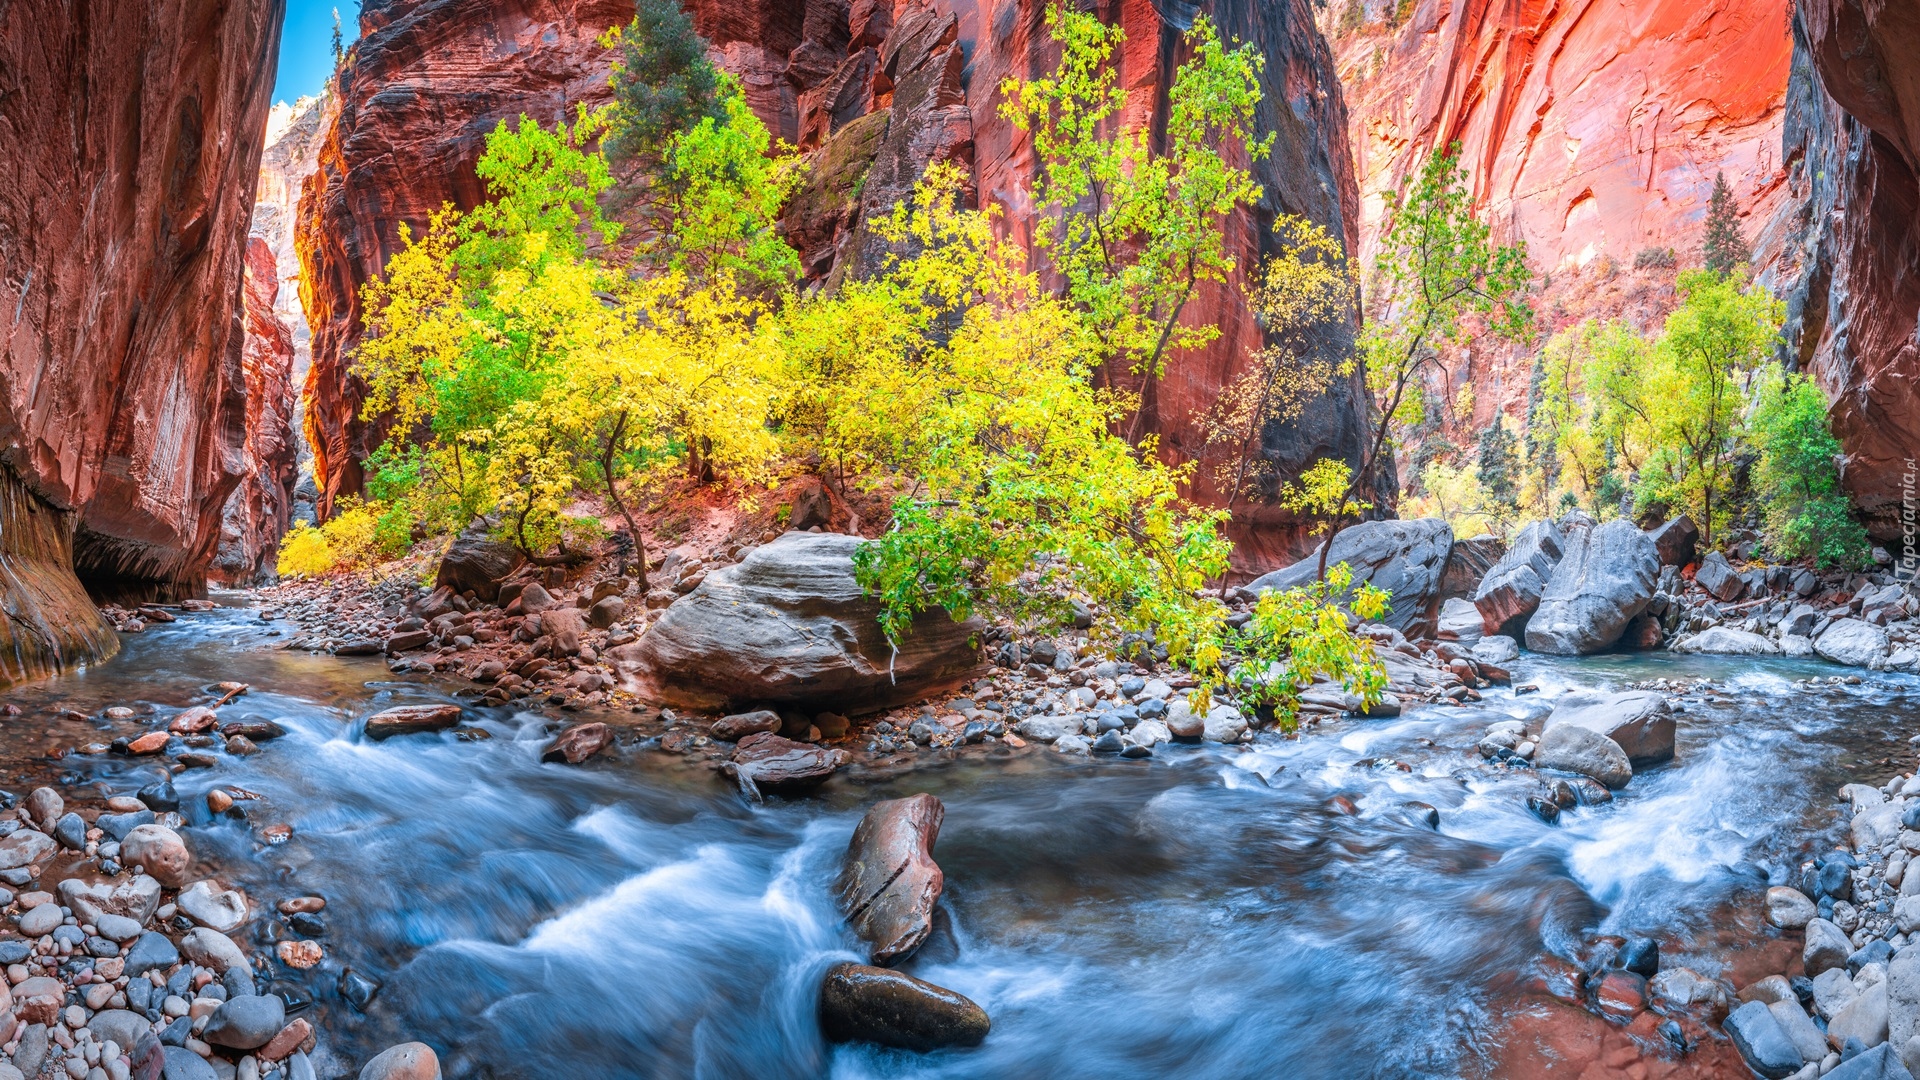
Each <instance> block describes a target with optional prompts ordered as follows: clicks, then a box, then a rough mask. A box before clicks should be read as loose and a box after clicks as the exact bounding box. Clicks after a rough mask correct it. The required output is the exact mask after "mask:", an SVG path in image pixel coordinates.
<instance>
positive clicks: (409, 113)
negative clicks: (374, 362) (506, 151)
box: [294, 0, 633, 515]
mask: <svg viewBox="0 0 1920 1080" xmlns="http://www.w3.org/2000/svg"><path fill="white" fill-rule="evenodd" d="M632 18H633V4H632V3H631V2H630V0H368V2H366V3H364V4H363V5H362V6H361V8H360V40H359V41H358V42H357V43H356V44H355V45H354V47H353V51H352V53H351V54H350V55H349V57H348V60H347V63H346V66H345V67H344V68H343V69H342V70H341V71H340V72H339V73H338V74H337V75H336V76H335V77H334V83H333V86H332V88H331V92H330V95H329V97H328V98H327V99H326V104H325V106H324V108H323V110H322V115H321V117H320V119H319V126H320V130H321V143H320V147H319V152H318V162H317V166H316V168H315V169H314V171H313V172H312V173H311V174H310V175H309V176H308V177H307V178H306V179H305V181H304V184H303V187H302V190H301V195H300V206H299V217H298V222H297V224H296V226H295V230H294V244H295V247H296V248H297V249H298V252H299V257H300V263H301V266H302V267H303V268H304V274H303V276H302V279H301V290H302V292H301V302H302V306H303V307H304V308H305V309H306V314H307V319H308V321H309V323H310V324H311V327H312V331H313V361H312V366H311V367H310V368H309V370H308V374H307V382H306V390H305V398H306V407H307V413H306V416H305V428H306V434H307V438H308V441H309V443H310V444H311V445H312V448H313V454H314V472H315V475H316V478H317V479H318V481H319V483H320V485H321V490H320V492H319V503H320V506H319V510H320V513H321V514H322V515H325V514H326V513H328V512H329V511H330V509H331V507H332V503H333V500H334V499H336V498H337V497H339V496H340V495H342V494H357V493H359V491H360V489H361V485H362V482H363V479H364V478H363V477H362V475H361V468H360V463H361V461H362V460H364V459H365V458H366V456H367V455H368V454H369V453H370V452H371V451H372V450H373V448H374V446H376V445H378V443H379V441H380V439H381V438H382V437H384V432H381V431H378V430H373V429H370V428H369V427H368V426H367V425H366V424H363V423H361V422H360V419H359V410H360V402H361V401H362V399H363V398H364V396H365V390H366V388H365V386H364V385H363V384H361V383H360V381H359V380H358V378H357V377H356V376H354V375H353V374H352V372H351V364H350V362H349V360H348V355H347V354H348V352H349V351H350V350H351V349H352V348H353V345H354V344H355V342H356V341H357V340H358V338H359V334H360V287H361V286H362V285H364V284H365V283H366V282H367V281H368V280H369V279H370V278H372V277H374V276H376V275H378V274H379V273H380V272H381V271H382V270H383V269H384V268H385V267H386V264H387V260H388V259H389V258H391V257H392V255H393V254H394V252H396V251H398V250H400V248H401V246H402V244H401V241H400V227H401V226H402V225H403V224H405V225H408V226H410V227H412V228H413V229H414V230H415V231H416V234H417V232H418V231H419V230H420V229H421V228H423V227H424V226H425V224H426V222H427V219H428V218H429V217H430V216H431V215H432V214H433V212H434V211H436V210H439V209H440V207H441V206H442V205H443V204H447V203H451V204H452V205H454V206H456V207H460V208H463V209H464V208H467V207H472V206H475V205H477V204H479V202H480V201H481V200H482V199H483V198H484V197H485V195H486V191H485V188H484V186H483V185H482V183H481V181H480V178H479V177H478V176H477V175H476V174H475V173H474V165H475V163H477V162H478V161H479V160H480V154H481V153H482V151H484V150H485V149H486V136H487V133H488V132H490V131H492V130H493V129H494V127H495V125H497V124H499V123H500V122H501V121H502V120H512V119H515V118H517V117H519V116H521V115H525V116H528V117H530V118H532V119H534V120H538V121H540V122H541V123H543V124H551V123H553V122H554V121H556V120H560V119H564V118H568V117H569V113H570V109H571V106H572V104H573V103H576V102H586V103H589V104H598V103H601V102H604V101H606V100H607V99H608V97H609V96H610V93H611V91H610V90H609V88H608V86H607V71H608V65H609V64H610V62H611V60H612V55H611V52H610V50H607V49H603V48H601V47H600V46H599V44H598V43H597V42H596V41H595V39H596V38H598V37H599V36H600V34H601V33H603V32H604V31H605V30H606V29H607V28H608V27H611V26H614V25H617V24H621V23H625V22H627V21H629V20H631V19H632Z"/></svg>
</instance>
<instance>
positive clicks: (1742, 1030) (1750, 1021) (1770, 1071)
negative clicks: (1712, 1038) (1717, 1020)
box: [1725, 1001, 1803, 1080]
mask: <svg viewBox="0 0 1920 1080" xmlns="http://www.w3.org/2000/svg"><path fill="white" fill-rule="evenodd" d="M1725 1027H1726V1032H1727V1036H1728V1038H1730V1039H1732V1040H1733V1045H1734V1047H1735V1048H1736V1049H1738V1050H1739V1051H1740V1056H1741V1057H1743V1058H1746V1059H1747V1066H1748V1067H1749V1068H1751V1069H1752V1070H1753V1071H1754V1072H1757V1073H1759V1074H1760V1075H1761V1076H1765V1077H1770V1078H1772V1080H1785V1078H1786V1077H1789V1076H1792V1075H1793V1074H1794V1073H1796V1072H1799V1071H1800V1066H1801V1065H1802V1064H1803V1062H1802V1060H1801V1058H1800V1051H1799V1049H1798V1048H1796V1047H1795V1046H1794V1045H1793V1040H1791V1039H1789V1038H1787V1033H1786V1032H1784V1031H1782V1030H1780V1022H1779V1021H1778V1020H1776V1019H1774V1016H1773V1013H1772V1012H1771V1011H1769V1010H1768V1009H1767V1003H1766V1002H1764V1001H1749V1002H1747V1003H1746V1004H1745V1005H1742V1006H1740V1007H1739V1008H1737V1009H1735V1010H1733V1013H1732V1015H1730V1016H1728V1017H1727V1022H1726V1024H1725Z"/></svg>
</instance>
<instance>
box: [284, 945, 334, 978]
mask: <svg viewBox="0 0 1920 1080" xmlns="http://www.w3.org/2000/svg"><path fill="white" fill-rule="evenodd" d="M274 953H275V954H276V955H278V956H279V957H280V962H281V963H283V964H285V965H287V966H288V967H290V968H293V969H294V970H296V971H305V970H307V969H308V968H311V967H314V966H315V965H317V964H319V963H320V961H322V960H324V959H326V955H327V952H326V949H325V948H323V947H322V946H321V944H320V943H319V942H317V941H283V942H281V943H280V944H279V945H277V946H275V947H274Z"/></svg>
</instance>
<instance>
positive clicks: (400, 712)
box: [367, 705, 460, 739]
mask: <svg viewBox="0 0 1920 1080" xmlns="http://www.w3.org/2000/svg"><path fill="white" fill-rule="evenodd" d="M459 722H460V706H458V705H400V706H396V707H394V708H391V709H387V710H385V711H383V712H377V713H374V714H373V715H372V716H369V717H367V737H368V738H369V739H390V738H392V737H393V736H395V735H411V734H414V733H415V732H421V731H440V730H442V729H444V728H450V727H452V726H453V725H455V724H457V723H459Z"/></svg>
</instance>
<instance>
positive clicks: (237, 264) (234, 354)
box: [0, 0, 284, 677]
mask: <svg viewBox="0 0 1920 1080" xmlns="http://www.w3.org/2000/svg"><path fill="white" fill-rule="evenodd" d="M283 11H284V2H283V0H245V2H240V3H228V2H224V0H136V2H129V3H118V4H108V3H100V2H88V0H76V2H73V3H52V2H48V0H16V2H15V3H13V4H11V5H8V6H7V7H5V8H0V147H6V148H7V150H6V152H5V153H0V440H3V441H4V446H5V451H4V453H3V454H0V461H3V462H4V466H5V472H6V473H7V475H6V476H5V477H0V518H4V519H5V522H4V527H0V549H4V551H5V554H6V555H7V556H8V558H6V559H5V560H0V561H4V562H5V563H6V564H7V565H8V569H7V573H6V576H9V577H11V578H12V579H13V580H9V581H7V582H5V584H4V585H0V603H4V605H5V606H6V607H7V609H8V612H9V614H10V615H13V616H15V617H14V618H9V619H7V620H0V658H4V659H3V660H0V667H4V668H5V672H4V674H5V675H6V676H8V677H16V676H17V675H19V674H20V673H22V672H24V671H31V670H44V669H45V668H46V667H48V666H53V665H57V664H59V663H63V662H70V661H73V660H76V659H84V658H85V657H87V656H88V655H98V654H101V653H104V652H108V651H111V649H112V648H113V638H112V635H111V633H109V632H105V631H104V628H103V626H102V624H101V623H100V621H99V618H98V616H97V614H94V613H93V612H92V609H91V606H90V605H87V604H86V603H85V597H84V596H82V595H80V593H79V586H78V584H77V582H75V580H74V576H73V569H72V567H75V566H77V568H78V570H79V572H80V575H81V576H83V577H86V578H89V579H92V580H112V579H117V580H122V581H158V582H172V583H184V584H186V585H189V586H191V585H193V584H194V583H196V582H197V580H198V579H199V576H200V574H201V573H202V572H203V569H204V567H205V565H206V562H207V559H208V557H209V556H210V555H211V553H212V550H213V546H214V543H215V541H216V540H217V538H218V532H219V523H220V509H221V506H222V505H223V504H224V503H225V502H226V499H227V495H228V493H229V492H230V491H231V490H232V488H233V485H234V483H235V482H236V480H237V479H238V477H239V473H240V470H241V466H242V460H243V456H244V430H245V422H244V411H245V394H246V386H245V380H244V378H243V376H242V372H241V345H242V339H243V336H244V335H243V331H242V328H241V299H240V282H241V268H242V260H243V256H244V250H245V244H246V229H247V219H248V215H249V213H250V211H251V209H252V203H253V185H254V178H255V174H256V171H257V167H258V163H259V158H260V144H261V134H262V131H263V129H264V125H265V123H266V114H267V106H268V99H269V94H270V92H271V89H272V85H273V71H274V55H275V52H276V50H277V48H278V44H279V39H280V23H281V19H282V15H283ZM29 520H34V521H38V522H42V523H44V524H45V527H44V528H41V527H38V526H36V527H33V528H28V529H16V528H14V527H13V526H14V525H15V523H16V522H20V521H29ZM66 537H70V538H71V546H72V550H71V554H70V556H69V553H68V552H67V551H66V550H65V548H66V546H67V540H65V539H63V538H66ZM69 563H71V565H69ZM27 609H32V610H27Z"/></svg>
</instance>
